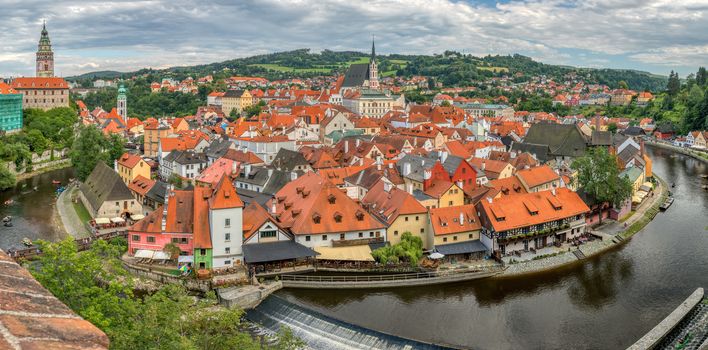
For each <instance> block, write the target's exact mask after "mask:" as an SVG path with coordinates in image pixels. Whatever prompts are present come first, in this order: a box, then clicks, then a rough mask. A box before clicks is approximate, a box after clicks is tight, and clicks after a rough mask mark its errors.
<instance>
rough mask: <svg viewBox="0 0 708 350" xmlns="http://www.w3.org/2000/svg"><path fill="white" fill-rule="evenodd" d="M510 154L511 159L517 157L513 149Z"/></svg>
mask: <svg viewBox="0 0 708 350" xmlns="http://www.w3.org/2000/svg"><path fill="white" fill-rule="evenodd" d="M510 156H511V159H514V158H516V151H511V154H510Z"/></svg>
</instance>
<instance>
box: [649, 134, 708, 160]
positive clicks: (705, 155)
mask: <svg viewBox="0 0 708 350" xmlns="http://www.w3.org/2000/svg"><path fill="white" fill-rule="evenodd" d="M646 144H647V145H651V146H656V147H659V148H663V149H668V150H670V151H674V152H676V153H681V154H683V155H687V156H689V157H693V158H695V159H698V160H700V161H702V162H704V163H708V152H702V151H697V150H694V149H690V148H687V147H678V146H674V145H672V144H670V143H668V142H662V141H652V140H647V141H646Z"/></svg>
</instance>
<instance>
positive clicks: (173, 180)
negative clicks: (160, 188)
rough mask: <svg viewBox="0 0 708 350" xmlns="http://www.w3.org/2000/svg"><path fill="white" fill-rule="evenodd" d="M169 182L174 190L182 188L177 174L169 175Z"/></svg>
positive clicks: (181, 181) (180, 179)
mask: <svg viewBox="0 0 708 350" xmlns="http://www.w3.org/2000/svg"><path fill="white" fill-rule="evenodd" d="M169 182H170V184H172V185H174V186H175V187H176V188H182V185H183V180H182V177H181V176H179V175H177V174H174V173H173V174H172V175H170V179H169Z"/></svg>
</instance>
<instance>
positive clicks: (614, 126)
mask: <svg viewBox="0 0 708 350" xmlns="http://www.w3.org/2000/svg"><path fill="white" fill-rule="evenodd" d="M607 131H609V132H611V133H613V134H614V133H615V132H617V124H616V123H609V124H607Z"/></svg>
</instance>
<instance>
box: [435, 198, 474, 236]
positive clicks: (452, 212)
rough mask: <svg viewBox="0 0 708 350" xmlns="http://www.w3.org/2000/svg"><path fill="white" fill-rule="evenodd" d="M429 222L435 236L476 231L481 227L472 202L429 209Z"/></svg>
mask: <svg viewBox="0 0 708 350" xmlns="http://www.w3.org/2000/svg"><path fill="white" fill-rule="evenodd" d="M460 219H462V221H461V222H460ZM430 224H431V226H432V227H433V234H434V235H436V236H440V235H449V234H454V233H462V232H469V231H477V230H480V229H481V228H482V225H481V223H480V221H479V215H478V214H477V209H475V207H474V205H473V204H468V205H460V206H455V207H445V208H434V209H430Z"/></svg>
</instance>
